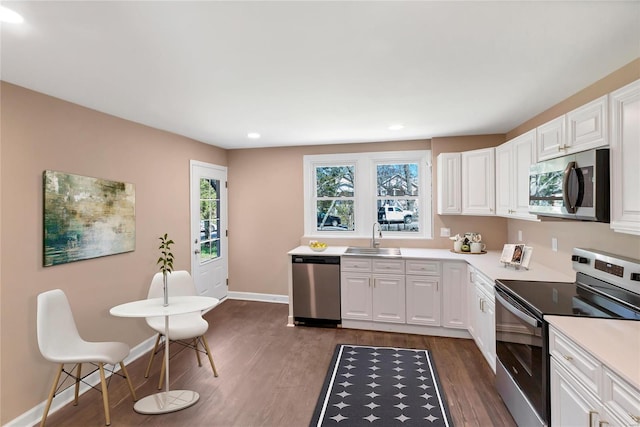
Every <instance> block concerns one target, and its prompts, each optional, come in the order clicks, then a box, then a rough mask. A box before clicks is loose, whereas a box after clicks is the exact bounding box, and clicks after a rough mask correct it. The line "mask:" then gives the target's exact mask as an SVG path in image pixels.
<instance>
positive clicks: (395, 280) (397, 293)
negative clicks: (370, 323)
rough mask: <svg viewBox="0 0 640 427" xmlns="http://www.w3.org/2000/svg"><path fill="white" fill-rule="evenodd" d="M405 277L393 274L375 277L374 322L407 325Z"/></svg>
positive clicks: (376, 275)
mask: <svg viewBox="0 0 640 427" xmlns="http://www.w3.org/2000/svg"><path fill="white" fill-rule="evenodd" d="M405 307H406V304H405V285H404V276H400V275H393V274H374V275H373V320H374V321H379V322H393V323H405V319H406V308H405Z"/></svg>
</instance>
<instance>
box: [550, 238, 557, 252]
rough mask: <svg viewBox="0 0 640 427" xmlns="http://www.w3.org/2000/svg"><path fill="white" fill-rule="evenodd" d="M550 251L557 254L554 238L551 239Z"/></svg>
mask: <svg viewBox="0 0 640 427" xmlns="http://www.w3.org/2000/svg"><path fill="white" fill-rule="evenodd" d="M551 250H552V251H554V252H558V239H556V238H555V237H552V238H551Z"/></svg>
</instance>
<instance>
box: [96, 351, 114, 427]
mask: <svg viewBox="0 0 640 427" xmlns="http://www.w3.org/2000/svg"><path fill="white" fill-rule="evenodd" d="M98 368H99V369H100V384H101V385H102V403H104V416H105V419H106V422H105V425H111V416H110V414H109V391H108V390H107V380H106V378H105V375H104V363H98Z"/></svg>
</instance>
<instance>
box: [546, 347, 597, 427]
mask: <svg viewBox="0 0 640 427" xmlns="http://www.w3.org/2000/svg"><path fill="white" fill-rule="evenodd" d="M599 421H600V404H599V403H598V400H597V399H596V398H595V397H593V396H592V395H591V393H590V392H589V391H588V390H587V389H586V388H584V387H582V385H581V384H580V383H578V381H576V380H575V379H574V378H573V377H572V376H571V374H569V373H568V372H567V371H566V370H565V369H564V368H562V366H560V365H559V364H558V362H556V360H555V359H554V358H553V357H552V358H551V425H552V426H589V427H595V426H597V425H598V422H599Z"/></svg>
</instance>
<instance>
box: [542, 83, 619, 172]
mask: <svg viewBox="0 0 640 427" xmlns="http://www.w3.org/2000/svg"><path fill="white" fill-rule="evenodd" d="M607 118H608V96H607V95H604V96H601V97H600V98H598V99H594V100H593V101H591V102H589V103H588V104H585V105H583V106H581V107H579V108H576V109H575V110H573V111H571V112H569V113H567V114H565V115H563V116H560V117H557V118H555V119H553V120H551V121H549V122H547V123H545V124H543V125H541V126H539V127H538V129H537V130H538V137H537V154H538V156H537V157H538V161H540V160H546V159H552V158H554V157H560V156H564V155H566V154H571V153H577V152H579V151H585V150H590V149H592V148H597V147H602V146H606V145H608V143H609V142H608V139H607V136H608V126H607V125H608V121H607Z"/></svg>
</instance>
